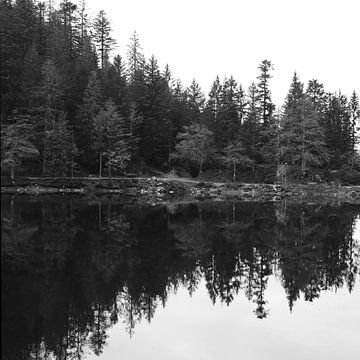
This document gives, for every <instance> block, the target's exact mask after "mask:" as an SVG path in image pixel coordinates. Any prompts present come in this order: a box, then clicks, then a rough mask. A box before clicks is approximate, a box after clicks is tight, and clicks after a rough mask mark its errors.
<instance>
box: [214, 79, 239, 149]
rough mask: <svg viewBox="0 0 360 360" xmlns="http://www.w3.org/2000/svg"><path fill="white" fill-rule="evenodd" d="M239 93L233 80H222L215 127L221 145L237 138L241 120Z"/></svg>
mask: <svg viewBox="0 0 360 360" xmlns="http://www.w3.org/2000/svg"><path fill="white" fill-rule="evenodd" d="M238 101H239V93H238V85H237V82H236V81H235V79H234V78H233V77H232V76H230V78H229V79H226V78H225V80H224V83H223V85H222V87H221V93H220V106H219V112H218V121H217V126H216V131H217V136H218V138H220V142H221V144H222V145H223V144H224V143H226V142H227V141H229V140H234V139H236V138H237V137H238V136H239V133H240V128H241V120H240V117H239V103H238Z"/></svg>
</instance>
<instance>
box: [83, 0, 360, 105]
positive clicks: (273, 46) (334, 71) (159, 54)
mask: <svg viewBox="0 0 360 360" xmlns="http://www.w3.org/2000/svg"><path fill="white" fill-rule="evenodd" d="M87 4H88V7H89V12H90V14H91V15H95V14H96V13H97V12H98V11H99V10H100V9H103V10H104V11H105V12H106V13H107V14H108V16H109V18H110V19H111V23H112V28H113V37H114V38H115V39H116V40H117V42H118V48H117V52H118V53H120V54H121V55H123V56H124V55H125V54H126V47H127V44H128V43H129V37H130V35H131V34H132V33H133V32H134V30H136V31H137V32H138V34H139V38H140V41H141V44H142V46H143V49H144V52H145V56H146V57H150V56H151V55H152V54H154V55H155V57H156V58H157V59H158V60H159V64H160V65H161V66H162V67H163V66H164V65H165V64H166V63H168V64H169V66H170V69H171V70H172V72H173V75H174V77H176V78H179V79H181V80H182V82H183V84H184V85H185V86H187V85H189V84H190V82H191V80H192V79H193V78H195V79H196V80H197V81H198V82H199V83H200V85H201V87H202V89H203V91H204V92H205V93H208V91H209V88H210V85H211V83H212V82H213V80H214V79H215V76H216V75H217V74H219V75H220V77H223V76H225V75H233V76H234V77H235V79H236V80H237V81H238V82H239V83H241V84H242V85H243V86H244V87H245V88H247V87H248V86H249V85H250V83H251V82H252V81H254V80H256V76H257V74H258V70H257V66H258V64H259V63H260V61H261V60H263V59H269V60H271V61H272V62H273V64H274V71H273V79H272V83H271V89H272V94H273V99H274V101H275V102H276V103H277V104H278V105H280V104H281V103H282V102H283V100H284V97H285V96H286V93H287V90H288V88H289V84H290V81H291V77H292V74H293V72H294V71H295V70H296V71H297V72H298V74H299V76H300V79H301V80H302V81H303V82H305V83H307V81H308V80H309V79H311V78H317V79H318V80H319V81H321V82H323V83H324V85H325V88H326V90H327V91H336V90H339V89H341V90H342V92H343V93H345V94H347V95H350V94H351V92H352V91H353V90H355V91H356V92H357V93H360V45H359V44H360V39H359V37H360V21H359V14H360V1H359V0H341V1H338V0H301V1H291V0H251V1H250V0H247V1H244V0H222V1H219V0H217V1H213V0H181V1H170V0H123V1H119V0H118V1H116V0H101V1H100V0H87Z"/></svg>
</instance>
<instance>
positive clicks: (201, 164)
mask: <svg viewBox="0 0 360 360" xmlns="http://www.w3.org/2000/svg"><path fill="white" fill-rule="evenodd" d="M202 166H203V160H202V159H200V164H199V173H198V176H199V175H200V174H202Z"/></svg>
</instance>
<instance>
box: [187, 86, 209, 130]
mask: <svg viewBox="0 0 360 360" xmlns="http://www.w3.org/2000/svg"><path fill="white" fill-rule="evenodd" d="M187 102H188V107H189V116H190V123H192V124H194V123H201V122H202V120H203V119H202V111H203V109H204V105H205V96H204V94H203V92H202V91H201V88H200V85H199V84H198V83H197V82H196V80H195V79H193V81H192V82H191V85H190V86H189V87H188V88H187Z"/></svg>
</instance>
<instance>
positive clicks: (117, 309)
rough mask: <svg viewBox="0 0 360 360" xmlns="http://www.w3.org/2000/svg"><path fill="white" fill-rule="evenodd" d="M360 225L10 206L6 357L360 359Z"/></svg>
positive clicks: (265, 212) (71, 202)
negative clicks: (359, 341)
mask: <svg viewBox="0 0 360 360" xmlns="http://www.w3.org/2000/svg"><path fill="white" fill-rule="evenodd" d="M359 216H360V207H359V206H354V205H342V206H340V205H339V206H327V205H323V206H320V205H304V204H289V203H285V202H282V203H249V202H242V203H241V202H239V203H223V202H215V203H214V202H213V203H194V204H167V205H157V206H150V205H147V206H140V205H136V204H124V203H121V202H120V201H119V200H116V199H115V198H104V199H102V200H101V201H99V200H97V199H94V200H83V199H78V198H71V197H64V196H63V197H39V198H30V197H5V196H4V197H3V199H2V211H1V217H2V236H1V267H2V276H1V282H2V295H1V315H2V316H1V327H2V328H1V330H2V331H1V332H2V350H1V353H2V359H11V360H16V359H88V360H89V359H101V360H107V359H144V358H149V359H204V360H205V359H206V360H207V359H234V358H239V357H241V358H243V359H256V360H258V359H277V360H279V359H326V360H329V359H334V360H335V359H359V358H360V348H359V343H358V340H359V338H360V308H359V304H360V287H359V286H360V284H359V275H360V220H359Z"/></svg>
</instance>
